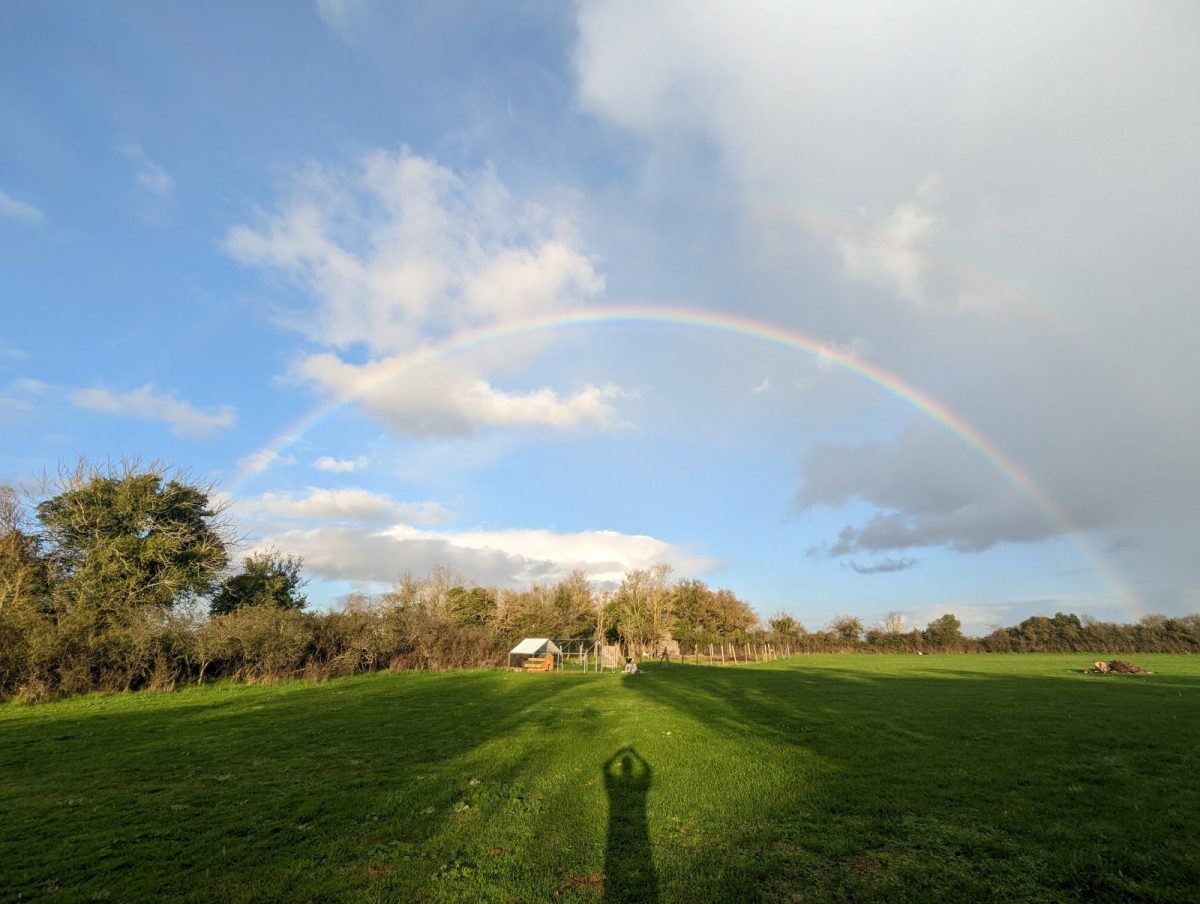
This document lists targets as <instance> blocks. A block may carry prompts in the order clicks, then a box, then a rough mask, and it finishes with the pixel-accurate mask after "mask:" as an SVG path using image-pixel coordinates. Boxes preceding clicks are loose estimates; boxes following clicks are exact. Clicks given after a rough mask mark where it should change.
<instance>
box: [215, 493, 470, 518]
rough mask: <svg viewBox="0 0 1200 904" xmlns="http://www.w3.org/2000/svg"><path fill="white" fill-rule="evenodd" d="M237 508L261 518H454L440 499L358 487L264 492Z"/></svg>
mask: <svg viewBox="0 0 1200 904" xmlns="http://www.w3.org/2000/svg"><path fill="white" fill-rule="evenodd" d="M235 507H236V508H237V509H238V511H240V512H243V513H245V514H246V515H247V516H248V517H255V518H258V519H264V518H267V519H269V518H287V519H301V520H309V521H335V522H367V523H378V522H390V523H393V524H394V523H397V522H399V523H403V524H440V523H443V522H445V521H449V520H452V518H453V517H454V516H453V515H452V514H451V513H450V512H448V511H446V509H444V508H443V507H442V506H441V505H439V504H438V503H436V502H397V501H396V500H394V499H391V498H390V497H388V496H385V495H383V494H381V493H376V492H372V491H371V490H365V489H359V488H355V487H349V488H344V489H324V488H321V487H309V488H308V489H307V490H306V491H305V492H304V493H263V494H262V495H261V496H253V497H249V498H246V499H241V500H238V501H237V502H236V503H235Z"/></svg>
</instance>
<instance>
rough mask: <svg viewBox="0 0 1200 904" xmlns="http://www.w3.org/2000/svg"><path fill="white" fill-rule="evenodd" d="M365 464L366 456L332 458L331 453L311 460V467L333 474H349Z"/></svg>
mask: <svg viewBox="0 0 1200 904" xmlns="http://www.w3.org/2000/svg"><path fill="white" fill-rule="evenodd" d="M366 466H367V457H366V456H365V455H360V456H358V458H334V457H333V456H331V455H322V456H321V457H320V458H318V459H317V460H316V461H314V462H313V467H314V468H316V469H317V470H318V471H329V472H331V473H333V474H351V473H353V472H355V471H361V470H362V469H363V468H365V467H366Z"/></svg>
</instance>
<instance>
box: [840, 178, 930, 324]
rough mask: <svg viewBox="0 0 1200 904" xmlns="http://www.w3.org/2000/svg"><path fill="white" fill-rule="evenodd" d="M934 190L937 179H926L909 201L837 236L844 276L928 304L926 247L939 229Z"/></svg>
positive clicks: (909, 300) (917, 303)
mask: <svg viewBox="0 0 1200 904" xmlns="http://www.w3.org/2000/svg"><path fill="white" fill-rule="evenodd" d="M940 190H941V180H940V179H939V178H938V177H937V176H929V177H927V178H926V179H925V180H924V181H923V182H922V183H921V184H920V185H919V186H918V187H917V191H916V194H915V195H914V196H913V198H912V199H911V200H909V201H905V202H903V203H900V204H897V205H896V206H895V207H894V208H893V209H892V212H891V213H890V214H888V215H887V216H886V217H885V218H884V219H883V220H881V221H880V222H878V223H876V224H874V225H873V226H871V227H868V228H867V229H862V230H854V231H847V232H845V233H843V235H842V236H841V237H840V239H839V240H838V246H839V248H840V250H841V253H842V261H843V263H844V264H845V267H846V272H847V273H849V274H850V276H852V277H854V278H855V279H859V280H862V281H863V282H867V283H871V284H873V285H877V286H881V287H883V288H885V289H890V290H892V291H893V292H895V293H896V294H897V295H899V296H900V297H901V298H903V299H904V300H905V301H908V302H911V303H913V304H915V305H918V306H921V307H924V306H925V305H926V303H927V302H928V294H927V288H926V277H927V274H928V271H929V259H928V253H927V250H926V249H927V245H928V243H929V241H930V240H931V239H932V238H933V237H934V236H935V235H936V234H937V233H938V231H939V230H941V229H942V228H943V227H944V225H945V223H944V220H943V219H942V217H941V216H939V215H938V214H937V213H936V211H935V209H934V208H935V205H936V204H937V201H938V195H939V193H940Z"/></svg>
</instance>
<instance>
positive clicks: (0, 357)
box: [0, 341, 28, 361]
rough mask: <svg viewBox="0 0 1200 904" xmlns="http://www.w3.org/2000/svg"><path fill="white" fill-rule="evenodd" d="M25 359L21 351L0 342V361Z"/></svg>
mask: <svg viewBox="0 0 1200 904" xmlns="http://www.w3.org/2000/svg"><path fill="white" fill-rule="evenodd" d="M27 357H28V355H26V354H25V352H23V351H21V349H19V348H16V347H15V346H12V345H9V344H8V343H6V342H2V341H0V361H24V360H25V359H26V358H27Z"/></svg>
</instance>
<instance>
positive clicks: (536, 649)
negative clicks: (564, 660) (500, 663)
mask: <svg viewBox="0 0 1200 904" xmlns="http://www.w3.org/2000/svg"><path fill="white" fill-rule="evenodd" d="M531 656H558V657H560V658H561V657H562V650H560V649H559V647H558V644H556V643H555V642H554V641H552V640H551V639H550V638H549V637H526V638H525V639H524V640H523V641H521V642H520V643H519V644H517V645H516V646H515V647H513V648H512V649H511V650H509V651H508V664H509V665H512V664H513V658H514V657H516V659H517V661H518V662H520V661H522V660H525V659H528V658H529V657H531Z"/></svg>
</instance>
